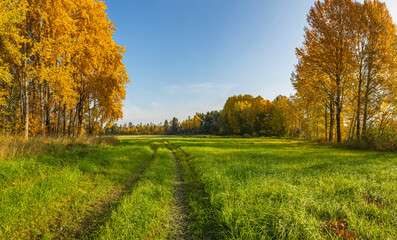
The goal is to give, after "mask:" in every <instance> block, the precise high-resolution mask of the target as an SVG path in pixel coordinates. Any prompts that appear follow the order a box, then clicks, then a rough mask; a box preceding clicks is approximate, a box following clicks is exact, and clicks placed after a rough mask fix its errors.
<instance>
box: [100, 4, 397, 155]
mask: <svg viewBox="0 0 397 240" xmlns="http://www.w3.org/2000/svg"><path fill="white" fill-rule="evenodd" d="M307 23H308V26H307V27H305V29H304V32H305V34H304V42H303V45H302V46H301V47H299V48H297V49H296V56H297V59H298V63H297V64H296V66H295V71H294V72H293V73H292V76H291V82H292V84H293V87H294V89H295V90H296V93H295V94H294V95H293V96H290V97H289V98H287V97H284V96H279V97H277V98H276V99H274V101H269V100H264V99H263V98H262V97H260V96H259V97H256V98H254V97H252V96H250V95H244V96H241V95H239V96H233V97H230V98H229V99H228V100H227V102H226V103H225V105H224V108H223V110H221V111H220V112H217V111H215V112H209V113H207V114H196V115H195V116H194V117H193V118H189V119H187V120H185V121H183V122H182V123H180V124H179V122H178V120H177V119H176V118H174V119H172V120H171V121H166V122H164V124H163V123H161V124H158V125H155V124H147V125H142V124H140V125H138V126H133V125H132V124H129V125H127V124H124V125H122V126H117V125H114V126H113V127H112V128H111V129H108V130H107V133H117V134H121V133H123V134H156V133H166V134H180V133H185V134H203V133H204V134H209V133H210V134H220V135H244V134H249V135H257V136H291V137H302V138H307V139H322V140H325V141H330V142H338V143H341V142H346V143H349V144H353V145H356V146H359V147H363V148H374V149H389V150H390V149H394V150H396V149H397V37H396V26H395V24H394V22H393V20H392V18H391V16H390V13H389V12H388V9H387V7H386V4H385V3H382V2H380V1H377V0H373V1H369V0H366V1H364V3H360V2H357V1H352V0H324V1H316V2H315V4H314V6H313V7H312V8H311V9H310V11H309V13H308V15H307Z"/></svg>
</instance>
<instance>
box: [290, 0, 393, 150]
mask: <svg viewBox="0 0 397 240" xmlns="http://www.w3.org/2000/svg"><path fill="white" fill-rule="evenodd" d="M307 21H308V25H309V26H308V27H306V28H305V40H304V42H303V46H302V47H300V48H297V49H296V55H297V58H298V64H297V65H296V70H295V72H294V73H293V75H292V83H293V86H294V88H295V89H296V91H297V94H296V104H297V106H299V107H298V109H300V110H301V111H302V113H301V116H306V117H305V118H306V119H307V121H308V122H309V124H310V125H317V124H321V125H322V126H321V128H322V131H323V133H324V136H325V139H326V140H328V141H333V140H334V135H335V133H334V131H336V141H337V142H342V141H343V140H345V141H358V142H360V141H363V142H368V141H374V140H376V141H379V142H382V141H388V142H390V141H394V142H395V141H396V139H395V134H396V123H397V119H396V116H397V104H396V103H397V79H396V77H397V76H396V67H397V54H396V51H397V44H396V43H397V41H396V26H395V24H394V23H393V20H392V18H391V16H390V14H389V12H388V9H387V7H386V5H385V3H382V2H380V1H378V0H371V1H370V0H366V1H364V3H360V2H357V1H352V0H324V1H317V2H316V3H315V4H314V6H313V7H312V8H311V9H310V12H309V14H308V16H307Z"/></svg>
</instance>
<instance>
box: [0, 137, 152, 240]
mask: <svg viewBox="0 0 397 240" xmlns="http://www.w3.org/2000/svg"><path fill="white" fill-rule="evenodd" d="M88 141H92V140H90V139H88V140H87V139H80V140H75V141H74V143H76V142H79V143H85V144H86V143H88ZM47 143H48V142H47ZM50 143H51V142H50ZM56 143H57V144H60V145H61V146H62V147H61V148H66V146H64V145H65V144H66V143H68V141H65V142H62V141H61V140H59V142H56ZM29 144H31V146H35V145H34V143H29ZM40 144H42V145H41V146H43V145H44V144H43V143H40ZM53 144H54V143H53ZM85 144H75V145H74V146H73V147H71V148H69V149H66V150H64V151H61V152H60V153H58V154H54V153H51V154H39V155H38V156H35V157H24V158H14V159H10V160H7V161H0V239H54V238H55V239H71V238H74V237H75V236H84V233H85V231H87V229H90V228H91V227H92V226H91V225H92V224H93V223H95V222H96V218H97V217H98V214H99V215H101V214H102V212H103V211H104V209H105V208H106V206H107V205H108V204H109V203H111V202H114V201H118V198H119V197H120V193H121V192H122V190H123V189H124V187H125V184H126V181H127V180H128V179H129V178H130V176H132V175H134V174H135V173H136V172H137V171H138V169H139V168H140V166H141V165H142V164H143V163H144V162H145V161H146V159H148V157H149V156H150V155H151V154H152V152H153V151H152V149H151V148H150V144H149V143H148V142H141V143H135V144H129V143H128V142H122V143H120V144H118V145H117V146H114V147H113V146H111V147H100V146H99V145H85ZM42 149H47V150H49V149H48V147H47V146H45V147H43V148H42ZM26 153H29V154H32V153H31V152H26ZM36 153H41V151H37V152H36Z"/></svg>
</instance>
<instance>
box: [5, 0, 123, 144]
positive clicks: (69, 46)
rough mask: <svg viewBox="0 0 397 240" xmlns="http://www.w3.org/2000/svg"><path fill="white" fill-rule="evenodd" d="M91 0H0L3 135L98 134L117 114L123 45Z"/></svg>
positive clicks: (100, 8) (99, 4) (119, 112)
mask: <svg viewBox="0 0 397 240" xmlns="http://www.w3.org/2000/svg"><path fill="white" fill-rule="evenodd" d="M105 9H106V6H105V4H104V2H100V1H95V0H79V1H74V0H2V1H0V133H2V134H23V135H24V136H25V137H26V138H28V136H35V135H58V136H59V135H75V134H83V133H89V134H95V133H97V132H99V131H101V130H102V127H103V126H106V124H109V123H112V122H114V121H116V120H118V119H120V118H122V116H123V113H122V100H123V99H124V98H125V85H126V84H127V83H128V82H129V78H128V76H127V72H126V68H125V66H124V64H123V63H122V59H123V55H122V54H123V53H124V52H125V49H124V48H123V47H121V46H119V45H117V44H116V43H115V42H114V41H113V33H114V31H115V30H116V29H115V27H114V25H113V23H112V22H111V21H110V20H109V18H108V16H107V14H106V13H105Z"/></svg>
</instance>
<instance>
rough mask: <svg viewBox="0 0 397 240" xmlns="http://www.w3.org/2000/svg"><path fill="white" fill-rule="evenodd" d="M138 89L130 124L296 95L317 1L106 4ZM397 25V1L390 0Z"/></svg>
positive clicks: (130, 97) (125, 0) (134, 0)
mask: <svg viewBox="0 0 397 240" xmlns="http://www.w3.org/2000/svg"><path fill="white" fill-rule="evenodd" d="M105 2H106V5H107V7H108V10H107V13H108V14H109V17H110V19H111V20H112V21H113V22H114V23H115V26H116V28H118V30H117V31H116V33H115V36H114V39H115V41H116V42H117V43H118V44H119V45H122V46H125V47H126V49H127V52H126V53H125V54H124V56H125V58H124V61H123V62H124V64H125V65H126V67H127V71H128V74H129V76H130V79H131V83H130V84H128V86H127V97H126V100H125V101H124V108H123V111H124V119H122V120H121V121H120V122H132V123H134V124H138V123H140V122H142V123H149V122H153V123H159V122H163V121H164V120H165V119H171V118H172V117H173V116H176V117H177V118H178V119H179V120H184V119H186V118H187V117H188V116H189V115H190V116H193V115H194V114H195V113H196V112H207V111H211V110H221V109H222V107H223V105H224V103H225V102H226V100H227V98H228V97H230V96H232V95H236V94H251V95H253V96H257V95H261V96H262V97H263V98H266V99H269V100H272V99H274V98H275V97H276V96H278V95H279V94H282V95H286V96H289V95H290V94H291V93H293V89H292V86H291V83H290V74H291V72H292V71H293V68H294V64H295V63H296V58H295V52H294V51H295V48H296V47H299V46H301V43H302V41H303V28H304V26H305V25H306V14H307V13H308V11H309V9H310V7H311V6H312V5H313V3H314V1H313V0H278V1H268V0H106V1H105ZM386 3H387V5H388V7H389V10H390V12H391V14H392V16H393V19H395V20H396V19H397V1H396V0H388V1H386Z"/></svg>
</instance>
